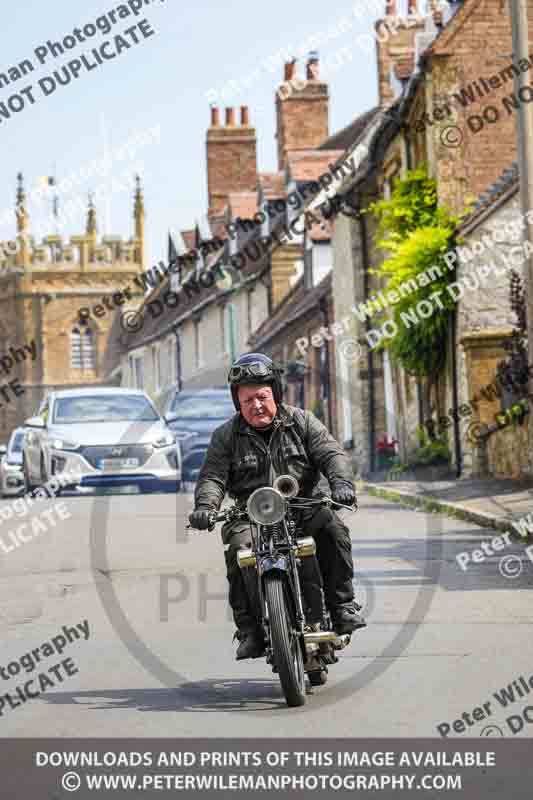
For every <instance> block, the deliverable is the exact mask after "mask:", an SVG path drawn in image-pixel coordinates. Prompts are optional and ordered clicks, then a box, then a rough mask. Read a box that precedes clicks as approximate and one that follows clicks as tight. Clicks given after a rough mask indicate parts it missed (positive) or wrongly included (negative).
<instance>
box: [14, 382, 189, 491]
mask: <svg viewBox="0 0 533 800" xmlns="http://www.w3.org/2000/svg"><path fill="white" fill-rule="evenodd" d="M25 425H26V428H27V430H26V435H25V437H24V446H23V459H22V460H23V472H24V480H25V488H26V490H27V491H31V490H32V489H33V488H35V487H36V486H41V485H43V484H45V483H46V482H47V481H48V480H49V478H50V477H51V476H53V475H57V474H59V473H62V472H68V473H73V474H76V473H79V477H78V478H77V479H76V483H77V485H79V486H82V487H84V486H92V487H101V486H117V485H124V484H136V485H138V486H139V487H140V488H144V489H149V490H153V489H159V490H163V491H172V492H175V491H178V490H179V489H180V487H181V457H180V449H179V445H178V444H177V443H176V437H175V435H174V434H173V433H172V431H171V430H169V428H168V427H167V425H166V423H165V420H164V419H163V418H162V417H161V416H160V414H159V413H158V412H157V411H156V409H155V407H154V406H153V404H152V402H151V400H150V399H149V397H148V396H147V395H146V394H145V393H144V392H142V391H139V390H137V389H122V388H93V389H91V388H87V389H70V390H63V391H58V392H51V393H50V394H49V395H47V397H46V398H45V400H44V401H43V403H42V404H41V407H40V409H39V415H38V416H36V417H31V418H30V419H28V420H26V423H25Z"/></svg>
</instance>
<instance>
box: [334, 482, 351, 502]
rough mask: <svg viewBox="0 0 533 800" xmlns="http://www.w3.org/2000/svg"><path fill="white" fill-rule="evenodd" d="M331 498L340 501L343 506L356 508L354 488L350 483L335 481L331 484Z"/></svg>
mask: <svg viewBox="0 0 533 800" xmlns="http://www.w3.org/2000/svg"><path fill="white" fill-rule="evenodd" d="M331 499H332V500H333V502H334V503H342V505H343V506H355V507H356V508H357V500H356V498H355V489H354V487H353V484H351V483H348V482H346V483H337V484H336V485H335V486H333V487H332V489H331Z"/></svg>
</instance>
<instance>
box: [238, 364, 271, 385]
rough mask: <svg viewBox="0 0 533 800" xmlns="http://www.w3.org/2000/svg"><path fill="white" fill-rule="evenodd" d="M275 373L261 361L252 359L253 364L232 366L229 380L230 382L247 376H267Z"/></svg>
mask: <svg viewBox="0 0 533 800" xmlns="http://www.w3.org/2000/svg"><path fill="white" fill-rule="evenodd" d="M268 375H273V372H272V368H271V367H270V366H268V365H267V364H263V363H261V362H260V361H252V363H251V364H242V365H237V366H236V367H232V368H231V369H230V371H229V375H228V380H229V381H230V383H233V382H234V381H240V380H243V379H246V378H266V377H267V376H268Z"/></svg>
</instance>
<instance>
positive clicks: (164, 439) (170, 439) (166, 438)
mask: <svg viewBox="0 0 533 800" xmlns="http://www.w3.org/2000/svg"><path fill="white" fill-rule="evenodd" d="M171 444H176V437H175V436H174V434H173V433H165V434H163V436H161V438H160V439H158V440H157V441H155V442H154V447H168V446H169V445H171Z"/></svg>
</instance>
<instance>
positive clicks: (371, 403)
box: [359, 214, 376, 472]
mask: <svg viewBox="0 0 533 800" xmlns="http://www.w3.org/2000/svg"><path fill="white" fill-rule="evenodd" d="M359 230H360V234H361V252H362V256H363V274H364V295H365V297H364V302H366V301H367V299H368V296H369V291H368V289H369V286H368V268H369V266H370V265H369V263H368V239H367V230H366V222H365V218H364V215H363V214H359ZM365 328H366V330H367V332H368V331H369V330H370V320H369V318H368V317H366V319H365ZM367 341H368V340H367ZM367 370H368V421H369V426H368V449H369V456H370V472H374V471H375V468H376V454H375V452H374V442H375V438H376V400H375V393H374V353H373V352H372V348H371V347H368V351H367Z"/></svg>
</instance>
